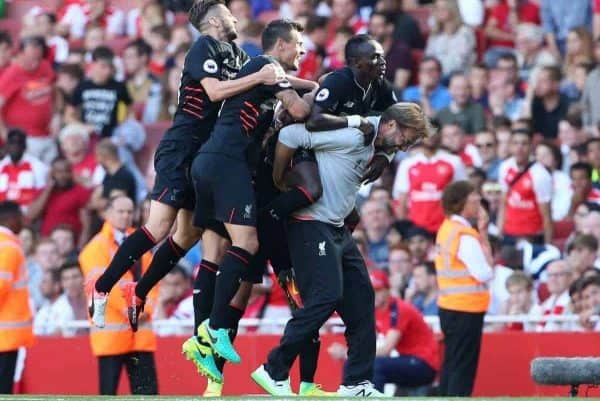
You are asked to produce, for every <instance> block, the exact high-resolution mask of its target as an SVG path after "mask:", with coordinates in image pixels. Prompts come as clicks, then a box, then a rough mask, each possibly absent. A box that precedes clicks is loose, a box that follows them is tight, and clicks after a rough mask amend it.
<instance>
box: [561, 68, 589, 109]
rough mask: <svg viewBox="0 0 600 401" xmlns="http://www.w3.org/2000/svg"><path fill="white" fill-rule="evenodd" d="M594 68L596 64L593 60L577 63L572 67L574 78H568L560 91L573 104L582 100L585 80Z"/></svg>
mask: <svg viewBox="0 0 600 401" xmlns="http://www.w3.org/2000/svg"><path fill="white" fill-rule="evenodd" d="M593 68H594V64H593V63H592V62H589V63H579V64H576V65H575V66H574V67H573V68H572V71H573V74H572V78H567V79H565V80H564V81H563V82H562V83H561V85H560V93H562V94H564V95H565V96H566V97H567V98H568V99H569V102H570V103H571V104H577V103H580V102H581V99H582V97H583V90H584V88H585V81H586V80H587V77H588V75H589V74H590V72H592V70H593Z"/></svg>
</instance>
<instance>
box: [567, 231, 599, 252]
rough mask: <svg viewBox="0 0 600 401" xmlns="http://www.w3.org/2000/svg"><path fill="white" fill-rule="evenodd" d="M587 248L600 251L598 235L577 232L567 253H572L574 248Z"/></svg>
mask: <svg viewBox="0 0 600 401" xmlns="http://www.w3.org/2000/svg"><path fill="white" fill-rule="evenodd" d="M579 248H585V249H588V250H590V251H594V252H596V251H598V240H597V239H596V237H594V236H593V235H590V234H577V235H576V236H575V238H574V239H573V241H572V242H571V243H570V244H569V249H567V253H570V252H571V251H572V250H573V249H579Z"/></svg>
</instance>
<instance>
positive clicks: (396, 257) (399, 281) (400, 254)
mask: <svg viewBox="0 0 600 401" xmlns="http://www.w3.org/2000/svg"><path fill="white" fill-rule="evenodd" d="M388 271H389V272H390V290H391V291H392V295H393V296H395V297H398V298H404V296H403V293H404V290H405V288H406V287H407V286H408V283H409V282H410V280H411V278H412V273H413V264H412V256H411V254H410V250H409V249H408V247H407V246H406V245H403V244H400V245H396V246H395V247H390V256H389V260H388Z"/></svg>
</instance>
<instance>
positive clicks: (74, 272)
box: [55, 259, 88, 337]
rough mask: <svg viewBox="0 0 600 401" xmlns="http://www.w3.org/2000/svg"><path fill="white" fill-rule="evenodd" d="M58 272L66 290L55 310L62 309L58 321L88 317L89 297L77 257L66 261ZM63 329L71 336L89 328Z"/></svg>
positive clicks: (63, 333) (65, 335) (82, 332)
mask: <svg viewBox="0 0 600 401" xmlns="http://www.w3.org/2000/svg"><path fill="white" fill-rule="evenodd" d="M58 272H59V275H60V285H61V287H62V288H63V291H64V292H63V294H62V295H61V296H60V297H59V298H58V300H57V301H56V304H55V310H58V311H60V312H59V316H60V318H59V319H57V320H58V322H56V323H58V324H59V325H61V324H65V323H68V322H73V321H77V320H85V319H87V317H88V311H87V299H86V296H85V289H84V286H83V273H82V272H81V267H79V264H78V263H77V259H72V260H70V261H67V262H65V263H64V264H63V265H62V266H61V268H60V270H59V271H58ZM61 331H62V335H63V336H64V337H71V336H74V335H76V334H85V333H87V331H88V330H87V329H85V328H80V329H73V328H71V329H67V328H62V330H61Z"/></svg>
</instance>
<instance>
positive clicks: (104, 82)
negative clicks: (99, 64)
mask: <svg viewBox="0 0 600 401" xmlns="http://www.w3.org/2000/svg"><path fill="white" fill-rule="evenodd" d="M90 79H91V80H92V82H93V83H94V85H98V86H104V85H106V84H107V83H108V81H110V78H109V79H107V80H106V81H104V80H101V79H96V78H94V77H91V78H90Z"/></svg>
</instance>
